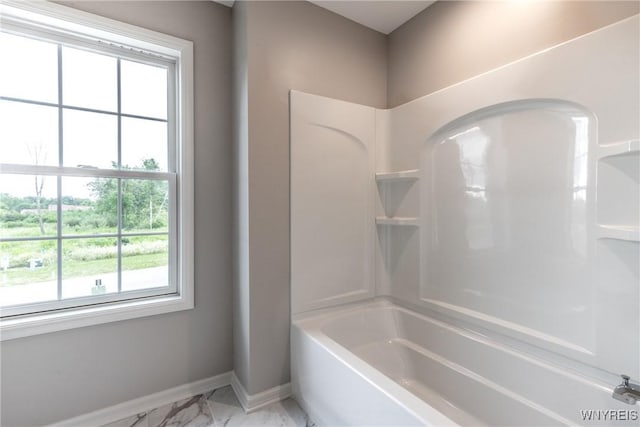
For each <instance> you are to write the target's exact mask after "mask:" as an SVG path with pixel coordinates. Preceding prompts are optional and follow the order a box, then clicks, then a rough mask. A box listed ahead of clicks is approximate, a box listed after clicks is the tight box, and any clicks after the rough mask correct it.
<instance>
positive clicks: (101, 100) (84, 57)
mask: <svg viewBox="0 0 640 427" xmlns="http://www.w3.org/2000/svg"><path fill="white" fill-rule="evenodd" d="M117 63H118V60H117V59H116V58H112V57H110V56H106V55H100V54H97V53H92V52H87V51H84V50H79V49H72V48H69V47H63V48H62V102H63V103H64V105H73V106H76V107H84V108H93V109H96V110H106V111H117V109H118V68H117Z"/></svg>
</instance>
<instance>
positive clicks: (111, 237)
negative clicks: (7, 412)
mask: <svg viewBox="0 0 640 427" xmlns="http://www.w3.org/2000/svg"><path fill="white" fill-rule="evenodd" d="M1 7H2V26H1V27H0V57H2V62H3V66H2V67H0V317H1V320H0V332H1V334H0V338H2V339H10V338H13V337H18V336H25V335H31V334H36V333H42V332H47V331H50V330H59V329H67V328H71V327H76V326H82V325H87V324H94V323H101V322H105V321H111V320H121V319H125V318H131V317H138V316H141V315H150V314H157V313H162V312H167V311H175V310H180V309H185V308H190V307H192V306H193V255H192V247H193V229H192V227H193V195H192V191H193V190H192V187H193V175H192V174H193V172H192V171H193V167H192V164H193V154H192V152H193V149H192V146H193V141H192V126H193V125H192V118H191V108H190V106H191V103H192V45H191V42H188V41H184V40H181V39H177V38H174V37H171V36H167V35H163V34H159V33H156V32H152V31H148V30H144V29H140V28H137V27H133V26H130V25H127V24H122V23H118V22H115V21H112V20H108V19H105V18H101V17H96V16H94V15H90V14H86V13H83V12H78V11H75V10H73V9H69V8H66V7H63V6H59V5H54V4H46V3H45V4H38V3H33V4H29V3H26V4H23V3H12V2H8V4H4V3H3V5H2V6H1Z"/></svg>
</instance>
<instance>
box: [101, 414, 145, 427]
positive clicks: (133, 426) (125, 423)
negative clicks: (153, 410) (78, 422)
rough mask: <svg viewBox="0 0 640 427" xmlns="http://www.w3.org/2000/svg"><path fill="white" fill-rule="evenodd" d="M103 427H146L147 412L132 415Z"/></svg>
mask: <svg viewBox="0 0 640 427" xmlns="http://www.w3.org/2000/svg"><path fill="white" fill-rule="evenodd" d="M103 427H148V417H147V414H145V413H142V414H138V415H132V416H130V417H127V418H124V419H122V420H119V421H116V422H115V423H111V424H107V425H105V426H103Z"/></svg>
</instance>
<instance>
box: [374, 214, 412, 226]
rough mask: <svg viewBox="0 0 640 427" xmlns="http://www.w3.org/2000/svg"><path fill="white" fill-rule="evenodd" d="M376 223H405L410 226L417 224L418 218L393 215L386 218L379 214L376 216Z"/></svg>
mask: <svg viewBox="0 0 640 427" xmlns="http://www.w3.org/2000/svg"><path fill="white" fill-rule="evenodd" d="M376 224H378V225H405V226H411V227H417V226H418V218H414V217H408V218H407V217H404V218H403V217H393V218H387V217H384V216H379V217H377V218H376Z"/></svg>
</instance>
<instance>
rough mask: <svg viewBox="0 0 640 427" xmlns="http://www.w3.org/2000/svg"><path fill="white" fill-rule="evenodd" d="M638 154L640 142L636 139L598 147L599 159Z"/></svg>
mask: <svg viewBox="0 0 640 427" xmlns="http://www.w3.org/2000/svg"><path fill="white" fill-rule="evenodd" d="M638 153H640V140H638V139H632V140H629V141H623V142H616V143H613V144H605V145H600V146H599V147H598V158H600V159H605V158H607V157H614V156H625V155H626V156H630V155H637V154H638Z"/></svg>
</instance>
